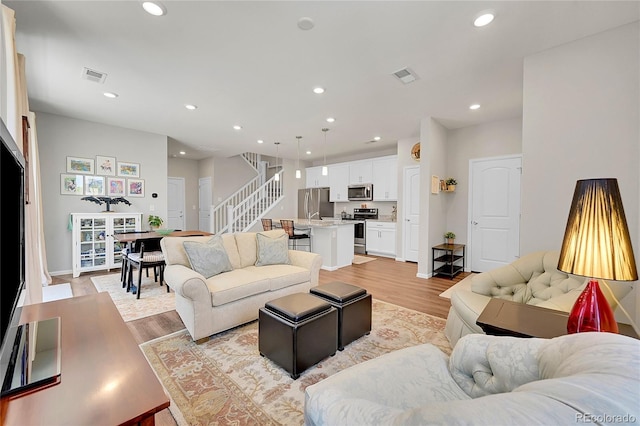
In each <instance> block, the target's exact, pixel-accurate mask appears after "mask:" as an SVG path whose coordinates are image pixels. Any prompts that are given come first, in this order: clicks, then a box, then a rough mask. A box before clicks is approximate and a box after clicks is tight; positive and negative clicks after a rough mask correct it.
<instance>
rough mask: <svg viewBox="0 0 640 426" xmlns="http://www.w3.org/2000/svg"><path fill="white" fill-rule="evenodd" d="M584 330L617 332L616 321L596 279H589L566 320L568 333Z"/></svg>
mask: <svg viewBox="0 0 640 426" xmlns="http://www.w3.org/2000/svg"><path fill="white" fill-rule="evenodd" d="M585 331H608V332H611V333H617V332H618V323H617V322H616V320H615V317H614V316H613V311H612V310H611V306H609V302H607V299H606V298H605V297H604V294H602V291H601V290H600V286H599V285H598V281H597V280H590V281H589V283H588V284H587V287H586V288H585V289H584V291H583V292H582V293H580V296H578V300H576V303H575V304H574V305H573V308H572V309H571V313H570V314H569V320H568V321H567V332H568V333H570V334H571V333H581V332H585Z"/></svg>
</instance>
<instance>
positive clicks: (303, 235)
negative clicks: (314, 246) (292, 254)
mask: <svg viewBox="0 0 640 426" xmlns="http://www.w3.org/2000/svg"><path fill="white" fill-rule="evenodd" d="M280 224H281V225H282V229H283V230H284V232H286V233H287V235H288V236H289V243H291V244H292V245H293V249H294V250H298V245H299V241H301V240H307V244H303V245H302V247H308V250H309V251H311V229H310V228H304V229H297V230H296V228H295V226H294V222H293V220H290V219H282V220H281V221H280Z"/></svg>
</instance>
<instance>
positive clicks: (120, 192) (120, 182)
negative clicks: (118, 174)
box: [107, 178, 127, 197]
mask: <svg viewBox="0 0 640 426" xmlns="http://www.w3.org/2000/svg"><path fill="white" fill-rule="evenodd" d="M126 185H127V183H126V180H125V179H122V178H107V195H109V196H112V197H124V196H125V195H126V191H125V188H126Z"/></svg>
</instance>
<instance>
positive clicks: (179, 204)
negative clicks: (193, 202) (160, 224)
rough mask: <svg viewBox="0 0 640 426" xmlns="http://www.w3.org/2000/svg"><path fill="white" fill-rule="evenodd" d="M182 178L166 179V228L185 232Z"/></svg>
mask: <svg viewBox="0 0 640 426" xmlns="http://www.w3.org/2000/svg"><path fill="white" fill-rule="evenodd" d="M184 212H185V206H184V178H174V177H170V178H168V183H167V214H168V215H169V218H168V220H167V228H169V229H181V230H183V231H184V230H185V221H184Z"/></svg>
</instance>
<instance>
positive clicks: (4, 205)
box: [0, 120, 25, 391]
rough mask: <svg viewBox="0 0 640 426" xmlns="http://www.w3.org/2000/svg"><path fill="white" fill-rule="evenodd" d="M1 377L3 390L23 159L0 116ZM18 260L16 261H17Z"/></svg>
mask: <svg viewBox="0 0 640 426" xmlns="http://www.w3.org/2000/svg"><path fill="white" fill-rule="evenodd" d="M0 124H1V126H0V141H1V142H2V143H0V326H1V328H0V333H2V336H1V340H2V346H1V347H0V380H2V390H3V391H4V390H5V387H6V385H8V384H7V383H6V382H7V381H8V380H9V377H8V375H7V372H8V371H10V370H12V369H13V367H14V364H15V358H16V345H17V343H16V342H17V341H19V340H20V339H19V338H20V336H19V335H18V336H17V337H18V339H16V335H17V334H19V333H21V331H22V328H19V327H18V324H19V321H20V314H21V311H22V307H21V305H20V304H19V303H18V301H19V299H20V296H21V294H22V290H23V289H24V285H25V219H24V217H25V204H24V170H25V162H24V158H23V156H22V154H21V151H20V150H19V149H18V146H17V145H16V143H15V141H14V140H13V137H11V134H10V133H9V131H8V130H7V128H6V126H5V124H4V122H2V120H0ZM16 260H17V261H16Z"/></svg>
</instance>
